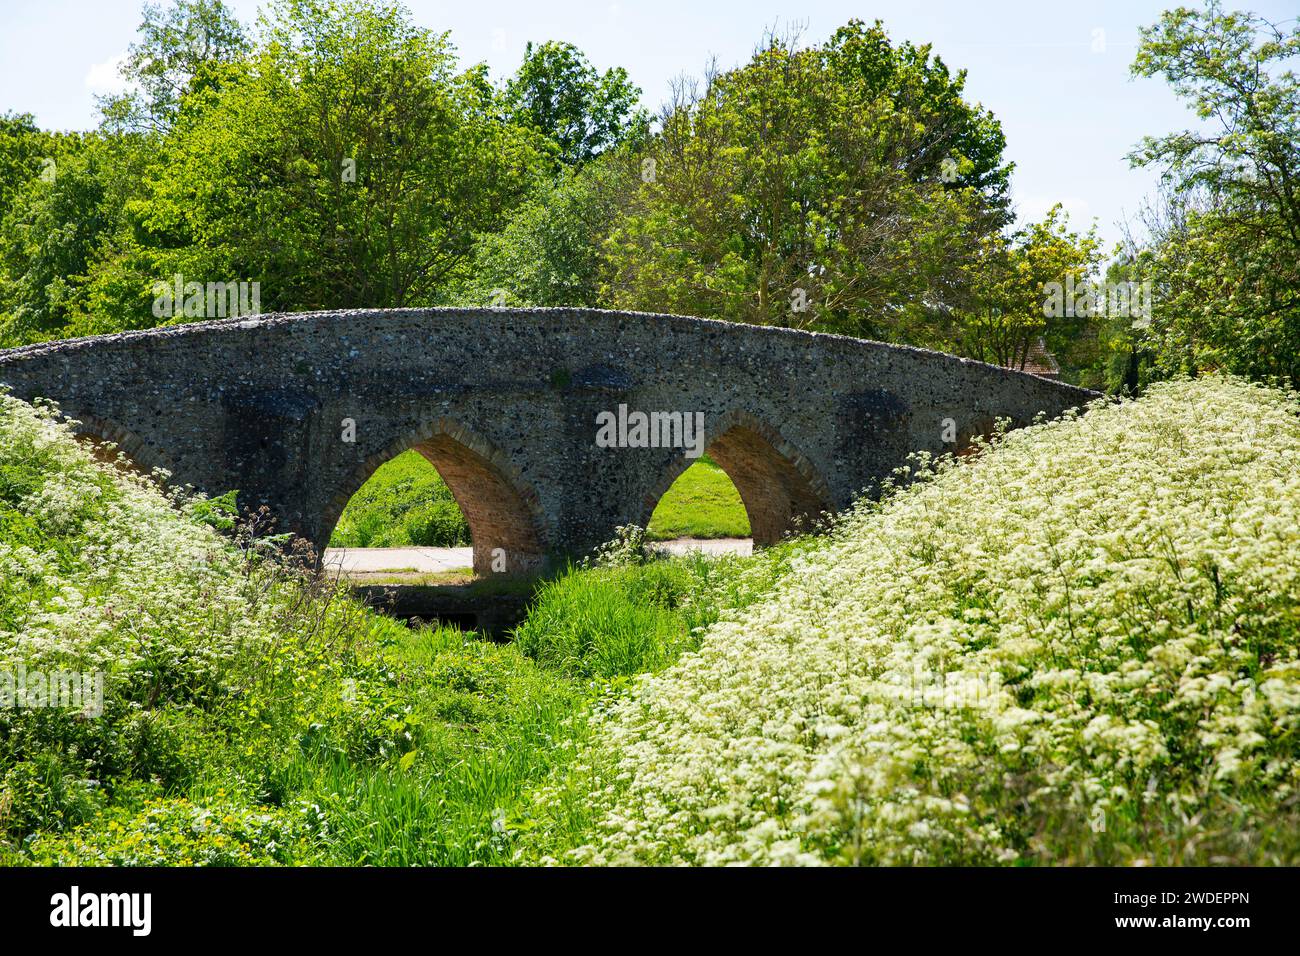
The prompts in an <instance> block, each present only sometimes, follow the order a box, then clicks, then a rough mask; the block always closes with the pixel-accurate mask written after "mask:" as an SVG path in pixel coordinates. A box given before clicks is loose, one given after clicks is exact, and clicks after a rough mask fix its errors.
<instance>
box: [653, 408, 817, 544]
mask: <svg viewBox="0 0 1300 956" xmlns="http://www.w3.org/2000/svg"><path fill="white" fill-rule="evenodd" d="M705 452H706V453H707V454H708V455H709V457H710V458H712V459H713V460H714V461H715V462H717V464H718V466H719V467H720V468H721V469H722V470H723V471H724V472H726V474H727V477H728V478H730V479H731V481H732V484H734V485H735V486H736V491H737V492H739V494H740V500H741V501H742V502H743V503H744V505H745V511H746V513H747V514H748V515H749V526H750V534H751V535H752V537H753V539H754V545H755V546H756V547H764V546H767V545H772V544H776V543H777V542H778V541H780V540H781V538H782V537H783V536H784V535H786V534H787V533H789V532H797V531H801V530H811V528H812V526H813V525H814V524H815V523H816V522H817V520H818V519H819V518H820V517H821V516H822V515H823V514H824V513H826V512H829V511H831V510H832V505H831V502H832V496H831V492H830V489H829V487H828V486H827V484H826V482H825V480H824V479H823V478H822V477H821V475H819V474H818V473H817V470H816V469H815V468H814V467H813V465H812V463H811V462H809V461H808V459H807V458H805V457H804V455H803V454H802V453H800V451H799V450H798V449H797V448H796V447H795V446H794V445H792V444H791V443H790V442H789V441H787V440H786V439H785V437H784V436H782V435H781V433H780V432H779V431H777V430H776V429H775V428H772V427H771V426H770V425H768V424H767V423H765V422H763V421H761V420H760V419H758V418H756V417H755V416H754V415H751V414H750V413H748V412H744V411H730V412H727V413H725V414H723V415H722V416H721V417H720V418H718V419H717V420H716V421H715V423H714V424H713V427H711V428H709V429H708V439H707V442H706V445H705ZM691 463H692V460H691V459H688V458H686V457H685V456H684V455H677V456H676V457H674V458H673V460H672V462H671V463H670V464H669V466H668V468H667V469H666V470H665V471H664V472H663V473H662V474H661V475H660V476H659V478H658V479H657V480H656V482H655V483H654V485H652V486H651V488H650V491H649V492H648V493H647V494H646V496H645V499H644V500H643V502H642V516H641V520H640V521H639V522H638V523H639V524H640V525H641V526H642V527H646V526H647V525H648V524H649V522H650V516H651V515H652V514H653V513H654V510H655V507H656V506H657V505H658V504H659V500H660V499H661V498H662V497H663V496H664V494H665V493H666V492H667V491H668V489H669V488H671V487H672V485H673V483H674V482H675V481H676V480H677V479H678V478H679V477H681V474H682V472H684V471H685V470H686V469H687V468H688V467H690V465H691Z"/></svg>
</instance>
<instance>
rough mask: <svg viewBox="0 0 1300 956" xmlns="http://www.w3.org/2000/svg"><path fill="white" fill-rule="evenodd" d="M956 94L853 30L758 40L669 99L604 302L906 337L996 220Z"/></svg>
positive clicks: (994, 199) (966, 111)
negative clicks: (822, 41)
mask: <svg viewBox="0 0 1300 956" xmlns="http://www.w3.org/2000/svg"><path fill="white" fill-rule="evenodd" d="M960 92H961V78H960V76H959V77H958V78H956V79H953V78H951V77H949V76H948V74H947V71H946V69H945V68H943V66H942V64H940V63H938V61H936V60H933V59H931V58H930V57H929V54H928V52H927V51H926V50H924V49H921V50H916V49H913V48H911V47H910V46H906V45H904V46H902V47H899V48H895V47H893V46H891V45H890V44H889V42H888V40H887V38H885V37H884V34H883V31H882V30H881V28H880V27H879V25H877V26H876V27H874V28H871V29H870V30H868V29H866V28H863V27H862V26H861V24H857V23H853V24H850V25H849V26H848V27H846V28H845V29H844V30H841V31H840V32H839V33H837V34H836V36H835V37H834V38H833V39H832V41H831V43H829V44H827V45H826V46H822V47H811V48H801V47H799V45H798V44H797V43H796V42H795V41H794V40H793V39H792V38H778V37H775V36H770V37H769V38H768V40H767V42H765V44H764V45H763V46H762V47H761V48H760V49H759V51H758V52H757V53H756V54H755V55H754V57H753V59H752V60H751V61H750V62H749V63H748V64H747V65H745V66H743V67H741V68H739V69H736V70H732V71H730V72H727V73H721V74H718V73H713V74H711V75H710V76H708V77H707V78H706V81H705V84H704V87H703V89H700V88H698V87H691V86H689V85H685V86H683V87H681V89H680V90H679V95H678V96H677V98H676V100H675V102H674V103H672V104H671V106H670V107H669V108H668V109H667V110H666V111H665V113H664V116H663V119H662V130H661V132H660V133H659V135H658V136H657V137H656V138H655V139H654V141H653V142H652V143H651V144H650V145H649V147H648V148H647V151H646V155H645V158H644V160H643V173H644V175H643V180H644V181H643V183H642V185H641V188H640V190H639V191H638V193H637V194H636V196H635V197H634V202H633V204H632V206H631V208H630V210H629V212H628V214H627V215H626V216H625V217H624V218H623V219H622V220H621V222H620V224H619V228H618V229H617V230H615V232H614V233H613V235H612V237H611V239H610V243H609V255H610V259H611V279H610V280H609V282H608V285H607V290H606V291H607V298H608V299H609V300H610V301H611V302H612V303H613V304H616V305H620V306H628V307H635V308H645V309H653V310H662V311H673V312H693V313H700V314H705V315H709V316H714V317H719V318H727V319H733V320H737V321H745V322H754V323H759V324H776V325H794V326H799V327H809V328H821V329H830V330H835V331H842V332H849V333H852V334H858V335H868V336H873V337H882V338H891V339H906V338H908V337H909V335H910V329H911V326H912V322H913V319H912V318H911V317H912V316H915V315H917V314H921V313H925V312H927V311H929V310H932V309H933V308H934V307H935V305H936V304H937V303H939V302H941V301H943V300H944V299H945V298H948V297H949V296H950V294H951V291H952V289H953V288H954V286H955V284H956V283H957V282H958V281H959V280H960V278H961V272H960V265H961V262H962V260H963V259H964V258H965V256H966V252H965V251H964V250H965V249H967V248H968V247H969V246H970V245H971V242H972V238H973V237H978V236H979V235H982V234H987V233H988V232H990V231H994V230H996V229H997V228H998V226H999V225H1000V223H1001V221H1002V219H1003V214H1002V211H1001V209H1000V207H999V203H1000V202H1001V198H1000V197H1001V189H1002V187H1000V186H999V185H998V182H999V177H1001V176H1003V175H1004V173H1005V170H1003V169H1002V167H1000V166H998V165H997V162H996V161H994V160H993V159H992V157H994V156H997V155H1000V151H1001V133H1000V131H999V130H998V127H997V124H996V121H994V120H993V119H992V118H991V117H988V116H987V115H985V114H982V113H979V111H977V110H975V109H974V108H972V107H969V106H968V105H967V104H965V103H964V101H963V100H962V99H961V96H960ZM971 117H976V118H978V120H979V121H978V122H974V121H971V119H970V118H971ZM959 133H960V134H959ZM981 137H983V139H981ZM963 138H966V139H971V140H972V141H978V148H975V147H974V146H971V147H968V150H967V152H963V151H962V150H961V149H960V148H959V143H960V142H961V141H962V140H963ZM977 160H978V165H977ZM972 175H973V176H974V179H973V180H972V182H970V183H966V181H965V177H967V176H972Z"/></svg>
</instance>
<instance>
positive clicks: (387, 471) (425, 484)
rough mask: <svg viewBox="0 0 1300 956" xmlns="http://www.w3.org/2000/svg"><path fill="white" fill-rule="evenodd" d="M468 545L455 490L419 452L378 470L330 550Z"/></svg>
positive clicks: (355, 499) (333, 538)
mask: <svg viewBox="0 0 1300 956" xmlns="http://www.w3.org/2000/svg"><path fill="white" fill-rule="evenodd" d="M469 543H470V535H469V526H468V525H467V524H466V523H465V516H464V515H463V514H462V513H461V510H460V507H459V506H458V505H457V504H456V499H455V498H453V497H452V494H451V489H449V488H448V487H447V485H446V483H445V482H444V481H443V480H442V478H441V477H440V476H439V475H438V471H437V469H436V468H434V467H433V465H431V464H429V462H428V461H427V460H426V459H425V458H424V457H423V456H421V455H420V453H419V452H416V451H406V452H403V453H402V454H400V455H398V456H397V457H396V458H394V459H392V460H391V461H388V462H385V463H384V464H382V465H380V466H379V467H378V468H377V469H375V473H374V474H373V475H371V476H370V480H369V481H367V482H366V483H365V484H364V485H363V486H362V487H361V489H360V490H359V491H358V492H357V493H356V494H355V495H353V496H352V500H351V501H349V502H348V505H347V507H346V508H344V509H343V514H342V515H341V516H340V518H339V523H338V524H337V525H336V526H335V528H334V533H333V534H332V535H331V536H330V547H331V548H404V547H412V546H414V547H427V548H454V547H459V546H462V545H467V544H469Z"/></svg>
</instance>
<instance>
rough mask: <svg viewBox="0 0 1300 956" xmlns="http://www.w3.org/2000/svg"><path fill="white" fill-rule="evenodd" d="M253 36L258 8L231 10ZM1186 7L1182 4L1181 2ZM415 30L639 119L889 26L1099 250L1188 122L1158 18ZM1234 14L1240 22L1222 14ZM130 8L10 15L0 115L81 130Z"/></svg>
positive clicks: (742, 5) (503, 17)
mask: <svg viewBox="0 0 1300 956" xmlns="http://www.w3.org/2000/svg"><path fill="white" fill-rule="evenodd" d="M228 2H229V5H230V6H231V7H232V8H233V9H234V10H235V11H236V13H237V14H238V15H239V17H240V18H241V19H242V20H244V21H245V22H251V21H252V20H253V19H254V17H255V15H256V11H257V9H258V7H259V2H258V0H228ZM1182 2H1188V0H1182ZM407 5H408V7H410V9H411V10H412V12H413V14H414V17H415V19H416V21H417V22H418V23H420V24H422V25H424V26H428V27H430V28H433V29H437V30H450V31H451V34H452V40H453V42H454V43H455V44H456V46H457V48H458V50H459V51H460V54H461V56H462V59H463V61H464V62H465V63H466V64H468V63H472V62H478V61H486V62H487V63H488V64H489V65H490V67H491V68H492V70H493V72H494V74H496V75H498V76H502V75H505V74H507V73H509V72H511V71H513V69H514V68H515V67H516V66H517V65H518V63H519V60H520V58H521V56H522V54H523V48H524V44H525V43H526V42H527V41H529V40H538V41H541V40H549V39H558V40H567V41H569V42H571V43H574V44H577V45H578V46H579V47H580V48H581V49H582V50H583V51H584V52H585V53H586V54H587V56H588V57H589V58H590V59H591V60H592V62H593V63H595V64H596V65H597V66H598V67H600V68H601V69H604V68H606V67H609V66H615V65H621V66H624V67H626V68H627V70H628V72H629V73H630V74H631V76H632V79H633V80H634V81H635V82H636V83H637V84H638V85H640V86H641V88H642V90H643V91H644V99H645V102H646V104H647V105H648V106H650V107H652V108H653V107H657V106H658V104H659V103H660V102H661V101H662V100H663V99H665V98H666V96H667V93H668V86H669V82H670V80H671V79H672V78H673V77H675V76H678V75H680V74H682V73H683V72H688V73H699V72H700V71H701V69H702V68H703V66H704V64H705V63H706V61H707V60H708V58H709V57H710V56H711V55H716V56H717V57H718V61H719V63H720V65H722V66H723V67H729V66H733V65H736V64H739V63H741V62H743V61H744V60H745V59H747V57H748V56H749V54H750V52H751V51H752V49H753V46H754V44H755V43H756V42H757V41H758V40H759V38H760V37H761V36H762V34H763V31H764V28H765V27H768V26H771V25H773V24H776V25H779V26H782V27H784V26H786V25H790V24H799V25H801V26H803V27H804V36H805V38H806V40H808V41H820V40H822V39H824V38H826V37H828V36H829V35H830V34H831V33H832V32H833V31H834V30H835V28H836V27H837V26H839V25H840V24H842V23H844V22H845V21H847V20H849V19H851V18H854V17H856V18H859V19H862V20H866V21H868V22H869V21H871V20H875V19H880V20H883V21H884V23H885V26H886V28H887V29H888V31H889V33H890V35H891V37H893V38H894V39H895V40H902V39H908V40H912V41H913V42H918V43H921V42H928V43H931V44H933V46H934V49H935V52H936V53H938V54H939V55H940V56H941V57H942V58H943V59H944V61H945V62H946V63H947V64H948V66H949V67H950V68H952V69H957V68H964V69H966V70H967V71H968V80H967V92H968V95H969V96H970V98H972V99H974V100H977V101H979V102H981V103H983V104H984V105H985V106H986V107H988V108H989V109H991V110H993V112H994V113H995V114H996V115H997V116H998V118H999V119H1000V120H1001V121H1002V126H1003V129H1004V130H1005V132H1006V136H1007V144H1008V148H1007V155H1008V157H1009V158H1010V159H1011V160H1013V161H1014V162H1015V164H1016V173H1015V175H1014V178H1013V181H1012V187H1013V196H1014V200H1015V203H1016V207H1017V210H1018V211H1019V212H1020V214H1021V216H1022V217H1028V218H1037V217H1040V216H1042V214H1043V213H1044V212H1045V211H1046V210H1047V208H1048V207H1049V206H1050V205H1051V204H1052V203H1053V202H1057V201H1059V202H1063V203H1064V204H1065V206H1066V208H1067V209H1068V210H1069V211H1070V213H1071V215H1072V218H1073V221H1074V222H1075V224H1076V225H1078V226H1086V225H1087V224H1088V223H1090V222H1091V221H1092V220H1093V219H1094V218H1095V219H1096V220H1097V223H1098V226H1099V229H1100V231H1101V234H1102V236H1103V237H1104V238H1105V239H1106V240H1107V243H1108V244H1109V243H1111V242H1113V241H1115V240H1116V239H1118V237H1119V235H1120V230H1119V228H1118V227H1117V225H1116V223H1117V222H1118V221H1119V220H1121V219H1123V218H1124V217H1125V216H1132V214H1133V213H1134V212H1135V211H1136V210H1137V208H1138V207H1139V205H1140V204H1141V202H1142V199H1143V197H1144V196H1146V195H1148V194H1150V193H1151V192H1152V190H1153V189H1154V187H1155V184H1156V178H1155V173H1154V172H1153V171H1148V170H1133V169H1130V168H1129V167H1128V163H1127V162H1126V161H1125V159H1124V156H1125V154H1126V153H1127V152H1128V150H1129V149H1130V148H1131V147H1132V146H1133V145H1134V144H1135V143H1136V142H1137V141H1138V140H1139V139H1140V138H1141V137H1142V135H1144V134H1146V133H1162V132H1168V131H1172V130H1175V129H1181V128H1183V127H1185V126H1187V125H1189V124H1190V123H1191V122H1192V121H1193V117H1192V116H1191V114H1190V112H1189V111H1188V110H1186V109H1185V107H1184V106H1183V105H1182V104H1181V103H1179V102H1178V101H1177V100H1176V99H1175V98H1174V96H1173V94H1172V93H1171V92H1170V91H1169V90H1168V88H1167V87H1166V86H1165V84H1164V83H1163V81H1160V80H1141V79H1139V80H1132V79H1130V78H1129V72H1128V68H1129V64H1130V63H1131V62H1132V59H1133V54H1134V51H1135V50H1136V48H1137V33H1138V28H1139V27H1140V26H1143V25H1146V24H1150V23H1153V22H1155V21H1156V20H1157V19H1158V17H1159V14H1160V11H1161V9H1163V8H1164V7H1167V6H1176V5H1177V0H1166V2H1144V0H1128V2H1113V0H1104V2H1092V3H1061V2H1050V0H1040V2H1023V3H1020V2H1006V3H990V2H969V0H962V2H951V0H947V2H925V0H912V2H907V0H889V2H873V3H864V2H841V0H802V2H791V0H721V2H701V0H694V2H684V0H652V2H636V0H599V2H566V0H508V2H491V0H477V2H473V3H468V2H464V0H461V2H441V0H408V3H407ZM1228 5H1229V6H1235V5H1236V4H1233V3H1231V2H1229V4H1228ZM1239 5H1240V6H1243V7H1248V8H1249V9H1252V10H1254V11H1255V12H1257V13H1260V14H1262V15H1263V16H1265V17H1268V18H1269V19H1271V20H1274V21H1282V20H1290V19H1293V18H1294V17H1295V15H1296V10H1295V5H1294V0H1282V2H1279V0H1240V3H1239ZM140 9H141V4H140V0H83V2H72V0H5V3H4V8H3V13H2V14H0V16H2V17H3V26H2V27H0V84H2V86H0V89H3V90H4V92H3V94H0V110H16V111H20V112H30V113H33V114H34V115H35V116H36V118H37V120H38V121H39V122H40V123H41V124H42V125H44V126H47V127H53V128H58V129H87V128H90V127H91V126H93V125H94V124H95V123H96V113H95V107H94V94H95V93H96V92H105V91H108V90H109V89H111V88H113V86H114V84H115V70H114V64H115V61H116V60H117V58H119V57H120V56H121V55H122V54H123V53H124V52H125V50H126V48H127V45H128V44H129V43H130V42H131V41H132V39H133V37H134V34H135V29H136V27H137V26H138V24H139V22H140Z"/></svg>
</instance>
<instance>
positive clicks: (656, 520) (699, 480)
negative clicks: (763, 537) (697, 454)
mask: <svg viewBox="0 0 1300 956" xmlns="http://www.w3.org/2000/svg"><path fill="white" fill-rule="evenodd" d="M749 533H750V532H749V516H748V515H747V514H746V513H745V504H744V502H743V501H741V500H740V493H739V492H738V491H736V486H735V485H734V484H732V483H731V479H730V478H728V477H727V473H726V472H725V471H723V470H722V469H721V468H719V467H718V465H717V464H716V463H715V462H714V461H713V459H711V458H709V457H708V456H707V455H705V456H703V457H701V458H700V460H699V461H697V462H695V463H694V464H692V465H691V466H690V467H689V468H687V469H686V470H685V471H684V472H682V474H681V477H680V478H678V479H677V480H676V481H675V482H673V485H672V487H671V488H669V489H668V491H667V492H665V494H664V496H663V497H662V498H660V499H659V504H658V506H656V507H655V510H654V514H653V515H651V516H650V525H649V527H648V528H647V529H646V534H647V536H648V537H650V538H651V539H652V540H655V541H668V540H671V539H673V538H748V537H749Z"/></svg>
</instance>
